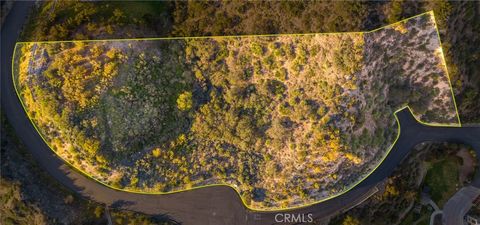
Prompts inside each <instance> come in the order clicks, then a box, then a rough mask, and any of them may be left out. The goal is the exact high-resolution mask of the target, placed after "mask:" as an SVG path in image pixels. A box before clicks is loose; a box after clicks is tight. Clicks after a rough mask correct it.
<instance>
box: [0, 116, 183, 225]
mask: <svg viewBox="0 0 480 225" xmlns="http://www.w3.org/2000/svg"><path fill="white" fill-rule="evenodd" d="M0 118H1V130H0V133H1V157H2V160H1V161H2V164H1V176H0V177H1V178H0V224H2V225H14V224H36V225H41V224H92V225H95V224H98V225H100V224H106V223H107V218H106V216H105V214H104V208H105V207H104V206H103V205H99V204H97V203H94V202H91V201H89V200H86V199H82V198H80V197H78V196H76V195H75V194H73V193H71V192H70V191H69V190H67V189H65V188H64V187H63V186H62V185H61V184H59V183H58V182H57V181H55V180H53V178H51V177H50V176H49V175H48V174H46V173H45V172H42V170H41V168H39V167H38V165H37V163H36V162H35V160H34V159H32V158H31V156H30V155H29V153H28V151H27V150H26V149H25V147H24V146H23V144H22V142H21V141H20V140H19V139H17V137H16V136H15V135H14V131H13V130H12V127H11V126H10V125H9V124H8V122H7V120H6V117H5V115H4V114H3V113H2V114H1V116H0ZM110 215H111V218H112V222H113V224H117V225H123V224H125V225H126V224H149V225H152V224H158V225H168V224H175V223H174V222H170V221H169V220H168V218H166V217H163V218H162V217H152V216H147V215H144V214H140V213H136V212H131V211H125V210H114V209H110Z"/></svg>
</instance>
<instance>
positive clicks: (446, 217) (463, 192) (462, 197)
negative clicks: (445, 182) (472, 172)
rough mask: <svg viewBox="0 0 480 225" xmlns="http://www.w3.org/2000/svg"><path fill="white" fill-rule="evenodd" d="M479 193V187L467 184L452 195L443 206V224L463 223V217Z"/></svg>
mask: <svg viewBox="0 0 480 225" xmlns="http://www.w3.org/2000/svg"><path fill="white" fill-rule="evenodd" d="M479 195H480V189H478V188H476V187H474V186H467V187H463V188H462V189H460V190H459V191H458V192H457V193H455V195H454V196H452V197H451V198H450V199H449V200H448V201H447V203H445V206H444V207H443V222H444V224H445V225H458V224H463V217H464V216H465V214H466V213H467V212H468V210H470V208H471V207H472V202H473V200H475V198H477V197H478V196H479Z"/></svg>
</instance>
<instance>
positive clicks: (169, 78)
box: [14, 14, 457, 209]
mask: <svg viewBox="0 0 480 225" xmlns="http://www.w3.org/2000/svg"><path fill="white" fill-rule="evenodd" d="M14 74H15V82H16V85H17V88H18V91H19V93H20V96H21V98H22V99H23V102H24V104H25V106H26V109H27V111H28V113H29V116H30V117H31V118H32V119H33V121H34V123H35V124H36V125H37V127H38V128H39V131H40V132H41V133H42V135H43V136H44V137H45V138H46V140H47V142H48V143H49V145H50V146H51V147H52V148H53V149H54V151H56V152H57V154H59V155H60V156H62V157H63V158H64V159H65V160H67V161H68V162H69V163H71V164H73V165H75V166H76V167H78V168H80V169H82V170H83V171H85V172H86V173H87V174H90V175H91V176H93V177H94V178H96V179H98V180H100V181H102V182H105V183H107V184H110V185H112V186H114V187H116V188H120V189H129V190H141V191H147V192H169V191H175V190H183V189H188V188H191V187H197V186H203V185H207V184H218V183H221V184H230V185H233V186H234V187H236V189H237V190H239V191H240V193H241V195H242V198H243V199H244V201H245V202H246V204H248V205H250V206H251V207H254V208H269V209H273V208H285V207H292V206H298V205H303V204H306V203H311V202H314V201H318V200H321V199H323V198H326V197H329V196H332V195H335V194H338V193H340V192H342V191H343V190H345V189H346V188H348V187H350V186H351V185H352V184H354V183H355V182H357V181H358V180H359V179H361V178H362V177H363V176H364V175H365V174H366V173H368V172H369V171H370V170H371V169H372V168H373V167H374V166H375V165H377V164H378V163H379V160H380V159H381V158H382V157H383V156H384V155H385V153H386V151H387V150H388V149H389V147H390V146H391V144H392V143H393V141H394V139H395V137H396V135H397V130H396V120H395V119H394V116H393V113H394V111H395V110H397V109H399V108H400V107H402V106H405V105H409V106H410V107H411V108H412V110H413V112H414V114H415V116H416V117H417V118H418V119H420V120H422V121H424V122H429V123H437V124H456V123H457V118H456V111H455V108H454V104H453V99H452V96H451V92H450V87H449V84H448V79H447V74H446V71H445V65H444V64H443V61H442V58H441V52H440V45H439V40H438V37H437V35H436V30H435V24H434V22H433V18H432V16H431V14H423V15H422V16H418V17H415V18H412V19H410V20H408V21H405V22H402V23H398V24H395V25H394V26H390V27H387V28H384V29H381V30H378V31H375V32H370V33H365V34H363V33H345V34H341V35H340V34H310V35H300V36H292V35H281V36H271V37H235V38H233V37H215V38H202V39H192V38H187V39H176V40H151V41H145V40H144V41H100V42H81V41H80V42H66V43H21V44H18V45H17V48H16V55H15V60H14ZM260 171H262V172H260Z"/></svg>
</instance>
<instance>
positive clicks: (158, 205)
mask: <svg viewBox="0 0 480 225" xmlns="http://www.w3.org/2000/svg"><path fill="white" fill-rule="evenodd" d="M31 5H32V3H30V2H16V3H15V5H14V7H13V9H12V11H11V13H10V14H9V15H8V17H7V20H6V23H5V24H4V26H3V27H2V32H1V97H2V98H1V105H2V110H4V112H5V114H6V115H7V118H8V120H9V122H10V123H11V125H12V127H13V128H14V129H15V132H16V133H17V135H18V136H19V138H20V139H21V140H22V141H23V143H24V144H25V146H26V147H27V149H28V150H29V151H30V152H31V154H32V155H33V157H34V158H35V159H36V160H37V161H38V162H39V164H40V165H41V166H42V167H43V168H44V169H45V170H46V171H47V172H48V173H50V174H51V175H52V176H53V177H55V178H56V179H57V180H58V181H59V182H60V183H62V184H63V185H65V186H67V187H68V188H70V189H71V190H73V191H75V192H76V193H78V194H79V195H81V196H83V197H85V198H89V199H92V200H94V201H97V202H100V203H105V204H107V205H110V206H111V207H116V208H124V209H129V210H135V211H139V212H144V213H147V214H167V215H170V216H171V217H173V218H174V219H176V220H177V221H180V222H182V223H183V224H187V225H190V224H194V225H197V224H199V225H210V224H212V225H217V224H218V225H268V224H292V223H277V222H275V217H276V216H277V219H281V218H282V217H283V216H278V215H277V213H274V212H252V211H249V210H247V209H246V208H245V207H244V206H243V205H242V203H241V201H240V199H239V196H238V195H237V194H236V192H235V191H234V190H233V189H231V188H229V187H221V186H220V187H209V188H202V189H197V190H194V191H188V192H182V193H175V194H168V195H145V194H132V193H127V192H121V191H116V190H112V189H110V188H108V187H105V186H103V185H101V184H99V183H96V182H94V181H92V180H90V179H88V178H86V177H84V176H82V175H81V174H80V173H78V172H77V171H75V170H74V169H72V168H69V167H68V166H66V165H65V164H64V162H63V161H62V160H61V159H59V158H58V157H57V156H56V155H55V154H54V153H53V152H52V151H51V150H50V149H49V148H48V146H47V145H46V144H45V143H44V142H43V140H42V139H41V137H40V136H39V134H37V132H36V131H35V129H34V128H33V126H32V124H31V123H30V121H29V120H28V118H27V116H26V114H25V112H24V111H23V108H22V106H21V104H20V102H19V100H18V98H17V96H16V93H15V90H14V89H13V85H12V78H11V66H10V64H11V58H12V53H13V48H14V45H15V42H16V40H17V37H18V33H19V31H20V30H21V25H22V23H23V22H24V21H25V16H26V15H27V14H28V8H29V7H30V6H31ZM397 116H398V118H399V120H400V123H401V128H402V130H401V135H400V137H399V139H398V141H397V143H396V145H395V146H394V148H393V149H392V151H391V152H390V154H389V155H388V156H387V158H386V160H385V161H384V162H383V163H382V164H381V165H380V166H379V168H378V169H377V170H375V172H373V173H372V174H371V175H370V176H369V177H368V178H367V179H365V180H364V181H363V182H362V183H360V184H359V185H358V186H356V187H355V188H354V189H352V190H351V191H349V192H348V193H346V194H343V195H341V196H339V197H336V198H333V199H331V200H328V201H326V202H323V203H319V204H316V205H313V206H309V207H305V208H301V209H296V210H291V211H286V212H282V213H288V214H304V215H305V216H304V218H305V219H307V218H308V216H306V215H307V214H309V213H311V214H312V216H313V218H326V217H329V216H331V215H333V214H335V213H337V212H339V211H343V210H346V209H348V208H350V207H351V206H353V205H355V204H357V203H358V202H361V201H363V200H364V197H365V196H368V195H369V193H370V190H371V189H372V188H374V187H375V185H376V184H378V183H379V182H381V181H382V180H383V179H385V178H386V177H388V176H389V175H390V174H391V173H392V172H393V171H394V169H395V167H396V166H397V165H398V164H399V163H400V162H401V161H402V160H403V159H404V158H405V157H406V155H407V154H408V153H409V152H410V150H411V149H412V148H413V147H414V146H415V145H416V144H418V143H422V142H424V141H451V142H460V143H465V144H470V145H471V146H473V147H474V148H475V150H476V151H477V156H480V127H464V128H451V127H427V126H423V125H421V124H419V123H417V122H416V121H415V120H414V119H413V117H412V115H411V114H410V112H409V111H408V110H402V111H400V112H398V113H397Z"/></svg>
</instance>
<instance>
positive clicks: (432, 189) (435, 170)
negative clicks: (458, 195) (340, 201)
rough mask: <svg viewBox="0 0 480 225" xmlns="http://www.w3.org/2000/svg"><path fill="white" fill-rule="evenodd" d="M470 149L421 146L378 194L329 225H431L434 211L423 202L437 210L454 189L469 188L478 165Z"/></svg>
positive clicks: (453, 146) (450, 146) (446, 146)
mask: <svg viewBox="0 0 480 225" xmlns="http://www.w3.org/2000/svg"><path fill="white" fill-rule="evenodd" d="M475 157H476V156H475V152H474V151H473V149H472V148H471V147H469V146H465V145H457V144H431V143H426V144H421V145H418V146H416V147H415V149H414V150H413V151H412V152H411V153H410V155H409V156H408V157H407V158H406V159H405V160H404V161H403V162H402V163H401V164H400V165H399V167H398V169H397V170H396V171H395V172H394V173H393V174H392V175H391V176H390V177H389V178H387V179H386V180H385V181H384V182H383V183H382V184H379V185H378V186H377V187H378V188H379V191H378V192H377V193H376V194H375V195H373V196H372V197H370V198H369V199H368V200H366V201H365V202H364V203H362V204H361V205H359V206H357V207H355V208H353V209H351V210H349V211H347V212H345V213H343V214H340V215H338V216H337V217H335V218H333V219H332V221H331V222H330V224H331V225H337V224H345V225H347V224H351V223H350V222H351V221H356V222H357V223H352V224H371V225H376V224H378V225H381V224H400V225H411V224H430V215H431V214H432V213H433V211H434V209H433V208H432V207H431V206H430V205H429V204H426V203H422V195H424V197H423V198H425V196H427V198H431V199H432V200H433V201H434V202H435V203H436V204H437V205H438V207H439V208H440V209H442V207H443V204H444V203H445V202H446V201H447V200H448V199H449V198H450V197H452V196H453V194H455V192H456V191H457V190H459V189H460V188H462V187H463V186H465V185H468V184H469V183H470V182H471V181H472V179H473V176H474V173H476V172H478V171H476V168H477V166H478V162H477V161H476V158H475Z"/></svg>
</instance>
